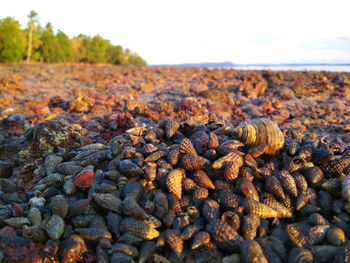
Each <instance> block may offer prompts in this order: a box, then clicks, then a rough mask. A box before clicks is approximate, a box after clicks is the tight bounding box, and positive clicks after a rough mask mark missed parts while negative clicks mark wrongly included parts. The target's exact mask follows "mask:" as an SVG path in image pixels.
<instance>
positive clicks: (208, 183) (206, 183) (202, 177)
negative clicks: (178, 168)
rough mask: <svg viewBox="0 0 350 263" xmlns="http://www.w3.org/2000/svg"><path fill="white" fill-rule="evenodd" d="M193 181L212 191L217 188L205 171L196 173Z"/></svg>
mask: <svg viewBox="0 0 350 263" xmlns="http://www.w3.org/2000/svg"><path fill="white" fill-rule="evenodd" d="M193 180H194V182H195V183H197V184H198V185H199V186H201V187H204V188H207V189H211V190H214V189H215V186H214V184H213V182H212V180H211V179H210V178H209V176H208V175H207V174H206V173H205V172H204V171H203V170H199V171H196V172H195V173H194V174H193Z"/></svg>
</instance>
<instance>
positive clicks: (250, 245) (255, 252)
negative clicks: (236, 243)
mask: <svg viewBox="0 0 350 263" xmlns="http://www.w3.org/2000/svg"><path fill="white" fill-rule="evenodd" d="M241 259H242V262H244V263H254V262H260V263H268V262H269V261H268V260H267V259H266V257H265V255H264V252H263V250H262V248H261V246H260V245H259V243H258V242H256V241H255V240H245V241H244V242H243V244H242V247H241Z"/></svg>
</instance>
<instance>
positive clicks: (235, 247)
mask: <svg viewBox="0 0 350 263" xmlns="http://www.w3.org/2000/svg"><path fill="white" fill-rule="evenodd" d="M206 231H208V232H209V234H210V236H211V237H212V239H213V241H214V242H215V244H216V245H217V246H218V247H219V248H221V249H223V250H225V251H230V252H238V251H239V250H240V246H241V244H242V242H243V238H242V237H241V236H240V235H239V234H238V233H237V231H235V230H234V229H233V228H232V227H230V225H229V224H227V223H225V222H224V221H222V220H221V219H213V220H212V221H211V222H209V224H207V225H206Z"/></svg>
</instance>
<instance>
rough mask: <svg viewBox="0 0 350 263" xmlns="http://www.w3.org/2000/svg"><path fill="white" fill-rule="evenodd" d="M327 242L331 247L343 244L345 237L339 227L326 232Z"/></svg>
mask: <svg viewBox="0 0 350 263" xmlns="http://www.w3.org/2000/svg"><path fill="white" fill-rule="evenodd" d="M326 238H327V241H328V243H329V244H330V245H332V246H337V247H340V246H341V245H343V244H344V242H345V240H346V237H345V233H344V231H343V230H342V229H341V228H339V227H333V228H331V229H329V230H328V231H327V234H326Z"/></svg>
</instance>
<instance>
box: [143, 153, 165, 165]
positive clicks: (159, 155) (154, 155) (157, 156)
mask: <svg viewBox="0 0 350 263" xmlns="http://www.w3.org/2000/svg"><path fill="white" fill-rule="evenodd" d="M165 155H166V153H165V152H163V151H156V152H153V153H151V154H150V155H148V156H147V157H146V158H145V160H144V161H145V162H155V161H157V160H158V159H160V158H162V157H163V156H165Z"/></svg>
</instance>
